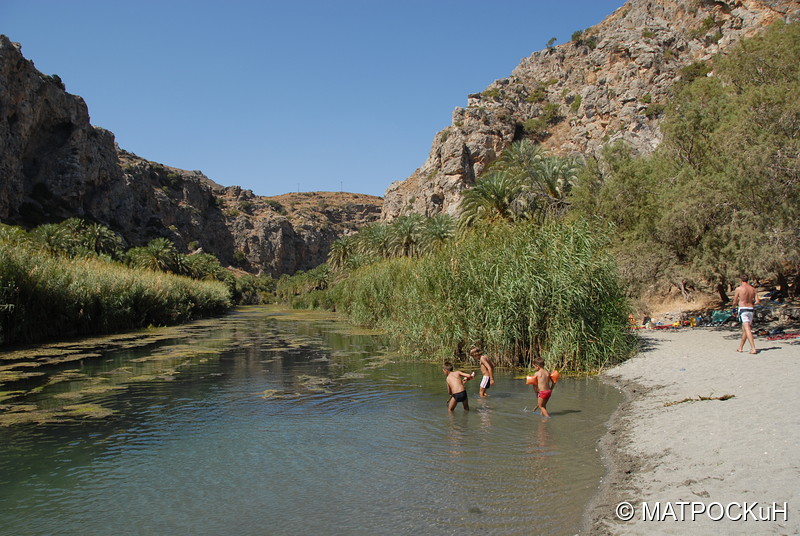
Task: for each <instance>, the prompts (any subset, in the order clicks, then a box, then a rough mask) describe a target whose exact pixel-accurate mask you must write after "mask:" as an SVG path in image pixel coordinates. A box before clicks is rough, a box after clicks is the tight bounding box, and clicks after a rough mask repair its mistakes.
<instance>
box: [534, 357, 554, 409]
mask: <svg viewBox="0 0 800 536" xmlns="http://www.w3.org/2000/svg"><path fill="white" fill-rule="evenodd" d="M533 367H534V368H535V369H536V372H535V373H534V375H533V377H534V378H536V381H534V382H533V391H534V392H535V393H536V399H537V400H538V404H539V405H538V408H537V409H538V410H539V411H540V412H541V414H542V417H550V413H548V412H547V401H548V400H550V395H551V394H553V380H551V379H550V372H549V371H548V370H546V369H545V368H544V359H542V358H541V357H537V358H536V359H534V360H533Z"/></svg>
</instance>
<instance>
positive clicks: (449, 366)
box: [442, 361, 453, 372]
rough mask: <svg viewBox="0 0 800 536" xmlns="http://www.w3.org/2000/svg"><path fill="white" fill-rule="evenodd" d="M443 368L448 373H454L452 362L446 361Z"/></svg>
mask: <svg viewBox="0 0 800 536" xmlns="http://www.w3.org/2000/svg"><path fill="white" fill-rule="evenodd" d="M442 368H443V369H444V370H446V371H447V372H453V364H452V363H451V362H450V361H445V362H444V365H442Z"/></svg>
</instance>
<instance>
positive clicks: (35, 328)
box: [0, 241, 231, 344]
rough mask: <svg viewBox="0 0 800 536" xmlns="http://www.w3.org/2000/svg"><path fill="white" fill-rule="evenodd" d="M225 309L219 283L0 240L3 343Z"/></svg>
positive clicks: (119, 327) (105, 330)
mask: <svg viewBox="0 0 800 536" xmlns="http://www.w3.org/2000/svg"><path fill="white" fill-rule="evenodd" d="M230 307H231V297H230V291H229V289H228V287H227V286H226V285H225V284H224V283H222V282H219V281H200V280H194V279H190V278H188V277H183V276H177V275H173V274H169V273H164V272H156V271H152V270H145V269H132V268H129V267H126V266H124V265H122V264H119V263H116V262H112V261H108V260H105V259H102V258H99V257H94V256H90V257H85V258H69V257H67V256H64V255H58V254H51V253H47V252H44V251H40V250H37V249H36V248H35V247H32V246H30V245H27V244H25V243H24V242H16V243H15V242H11V241H0V321H1V323H0V343H3V344H10V343H27V342H37V341H42V340H46V339H52V338H60V337H65V336H72V335H85V334H96V333H111V332H116V331H124V330H131V329H138V328H142V327H147V326H150V325H167V324H175V323H179V322H183V321H186V320H191V319H194V318H199V317H204V316H210V315H214V314H220V313H222V312H224V311H226V310H228V309H229V308H230Z"/></svg>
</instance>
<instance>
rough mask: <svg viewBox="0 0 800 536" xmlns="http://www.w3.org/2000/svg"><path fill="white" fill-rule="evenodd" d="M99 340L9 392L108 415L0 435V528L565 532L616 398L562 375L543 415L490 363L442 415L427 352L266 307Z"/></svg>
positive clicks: (439, 383)
mask: <svg viewBox="0 0 800 536" xmlns="http://www.w3.org/2000/svg"><path fill="white" fill-rule="evenodd" d="M99 346H101V345H99ZM109 346H111V345H109ZM192 348H195V349H197V352H195V353H193V351H192ZM98 353H100V354H101V356H100V357H95V358H93V359H84V360H83V361H82V362H81V363H82V364H81V366H79V367H77V368H76V367H75V363H74V362H68V363H67V364H61V365H58V366H55V368H54V366H53V365H49V366H48V367H47V368H45V367H41V368H43V369H46V370H47V371H48V373H49V376H46V377H44V378H43V377H35V378H31V379H28V380H20V381H18V382H16V383H15V384H13V385H12V387H13V388H14V389H19V390H23V391H24V390H26V389H27V390H28V394H25V395H24V396H22V397H18V398H12V399H11V400H10V401H6V404H9V403H12V404H16V405H20V406H22V405H28V406H36V407H37V408H38V409H37V411H38V410H41V409H42V408H47V407H51V406H54V405H56V406H57V405H59V404H61V405H62V406H63V404H64V400H68V401H71V402H77V403H79V404H83V405H90V406H92V407H94V408H102V409H103V410H105V413H108V412H109V411H110V412H113V413H111V414H110V415H107V416H105V417H102V415H103V414H105V413H102V414H94V415H88V417H87V416H82V417H72V418H68V416H67V415H66V414H64V413H59V414H57V418H56V419H55V420H57V421H59V422H46V423H45V424H38V425H37V424H16V425H11V426H7V427H3V428H0V534H9V535H11V534H14V535H16V534H32V535H44V534H197V535H205V534H243V535H249V534H253V535H255V534H269V535H297V534H314V533H320V534H353V535H360V534H364V535H367V534H370V535H373V534H419V533H421V534H461V533H479V534H498V535H506V534H507V535H523V534H532V533H536V534H574V533H575V532H576V531H577V530H578V527H579V524H580V516H581V513H582V511H583V508H584V506H585V504H586V502H587V501H588V500H589V499H590V497H591V496H592V495H593V493H594V492H595V490H596V488H597V485H598V483H599V479H600V477H601V475H602V472H603V470H602V466H601V464H600V460H599V456H598V454H597V452H596V450H595V447H596V442H597V440H598V439H599V438H600V436H601V435H602V433H603V432H604V426H605V422H606V420H607V419H608V417H609V416H610V414H611V412H612V411H613V410H614V409H615V407H616V406H617V404H618V403H619V401H620V400H621V397H620V395H619V393H618V392H617V391H616V390H615V389H614V388H612V387H610V386H607V385H605V384H603V383H601V382H600V381H598V380H596V379H580V380H575V379H570V378H564V379H562V380H561V381H560V382H559V384H558V387H557V388H556V390H555V391H554V393H553V397H552V398H551V401H550V403H549V407H550V409H551V414H552V415H553V418H552V419H550V420H548V421H543V420H542V419H541V418H540V417H538V416H536V415H534V414H533V413H531V409H532V408H533V407H535V399H534V397H533V394H532V390H531V388H530V387H529V386H526V385H525V382H524V381H523V380H520V379H515V378H514V373H513V372H512V371H509V370H498V372H497V374H496V383H495V385H494V387H492V389H491V390H490V391H489V392H490V394H491V397H490V398H489V399H486V400H480V399H478V398H477V387H478V386H477V381H476V382H470V383H469V384H467V385H468V391H469V393H470V400H469V403H470V407H471V411H469V412H464V411H463V410H462V409H461V406H460V405H459V407H458V408H457V409H456V411H455V412H454V413H453V414H448V412H447V410H446V402H447V388H446V386H445V382H444V376H443V374H442V372H441V369H440V366H439V365H437V364H431V363H419V362H408V361H399V360H398V359H401V357H399V356H396V355H392V354H391V352H390V351H389V349H388V348H387V346H386V343H385V341H384V340H383V338H382V337H381V336H380V335H375V334H370V333H360V332H358V331H355V330H351V329H350V328H349V327H348V326H347V325H346V324H344V323H341V322H337V321H333V320H331V319H330V317H329V316H328V315H319V314H308V315H303V314H299V315H298V314H294V313H291V314H287V315H284V314H283V313H282V312H281V311H280V310H278V309H275V308H269V307H253V308H247V309H242V310H239V311H237V312H236V313H234V314H232V315H229V316H227V317H225V318H224V319H222V320H215V321H212V322H204V323H198V324H195V325H192V326H187V327H185V328H183V329H181V330H178V331H174V332H170V336H169V337H155V339H154V341H153V342H150V343H148V344H147V345H145V346H143V347H135V346H134V347H125V348H120V349H113V348H110V347H109V348H103V349H101V350H99V351H98ZM465 370H469V369H465ZM70 371H71V372H72V374H73V376H69V375H68V376H66V378H67V379H64V380H63V381H59V382H55V383H47V378H48V377H52V376H53V375H57V374H62V375H63V374H64V372H70ZM75 374H82V376H79V377H77V379H72V380H70V379H69V378H71V377H73V378H74V377H76V376H74V375H75ZM62 378H63V376H62ZM98 378H100V379H102V378H105V380H102V381H101V380H98ZM43 385H44V388H43V389H38V390H37V387H41V386H43ZM98 386H102V388H100V389H98ZM110 387H114V389H111V388H110ZM92 388H94V390H93V391H92V390H91V389H92ZM4 389H8V387H7V386H6V387H4ZM87 389H88V390H87ZM59 401H60V402H59ZM29 409H31V408H29ZM92 417H94V418H92ZM101 417H102V418H101ZM43 420H47V419H43Z"/></svg>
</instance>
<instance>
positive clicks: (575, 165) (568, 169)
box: [528, 156, 581, 215]
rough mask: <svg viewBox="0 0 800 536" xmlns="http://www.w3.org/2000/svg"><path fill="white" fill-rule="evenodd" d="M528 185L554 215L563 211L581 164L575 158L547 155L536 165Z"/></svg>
mask: <svg viewBox="0 0 800 536" xmlns="http://www.w3.org/2000/svg"><path fill="white" fill-rule="evenodd" d="M537 167H538V170H537V173H536V174H535V175H533V176H532V177H531V179H532V180H531V181H530V183H529V184H528V187H529V188H530V189H531V190H532V191H533V192H535V194H536V195H538V196H539V197H541V198H542V199H543V200H544V205H545V206H546V207H547V209H548V210H549V211H550V212H551V213H552V214H554V215H558V214H561V213H563V212H564V210H565V209H566V207H567V205H568V203H567V197H568V196H569V194H570V192H571V191H572V186H573V185H574V184H575V182H576V181H577V179H578V173H579V172H580V169H581V165H580V163H579V162H578V160H577V159H575V158H569V157H559V156H548V157H546V158H545V159H543V160H542V161H541V162H540V163H539V165H538V166H537Z"/></svg>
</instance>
